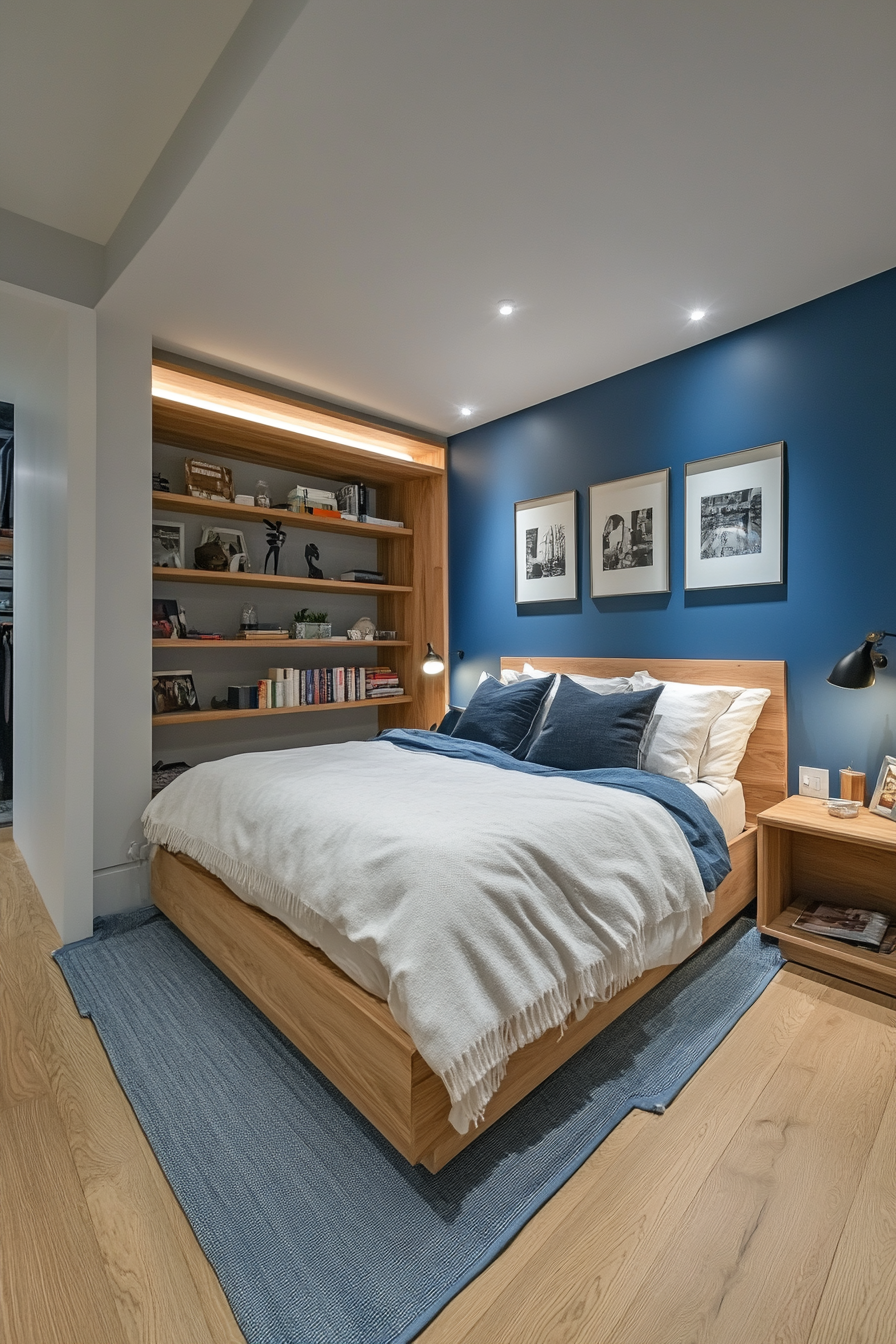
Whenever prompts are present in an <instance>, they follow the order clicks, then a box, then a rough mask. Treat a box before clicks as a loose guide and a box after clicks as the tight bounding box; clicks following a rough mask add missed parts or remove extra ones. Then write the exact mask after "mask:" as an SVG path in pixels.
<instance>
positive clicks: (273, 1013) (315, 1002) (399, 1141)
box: [152, 657, 787, 1172]
mask: <svg viewBox="0 0 896 1344" xmlns="http://www.w3.org/2000/svg"><path fill="white" fill-rule="evenodd" d="M525 661H532V662H534V663H535V664H536V666H538V667H540V668H544V669H546V670H548V671H557V672H568V673H575V672H578V673H584V674H586V675H589V676H603V677H613V676H629V675H631V674H632V673H633V672H636V671H638V670H639V669H641V668H647V669H648V670H649V671H650V672H651V673H652V674H653V675H654V676H656V677H658V678H660V679H662V680H669V681H688V682H697V683H702V684H716V685H729V686H744V687H756V686H766V687H768V688H769V689H770V690H771V697H770V698H769V700H768V701H767V702H766V705H765V707H764V709H763V711H762V715H761V716H760V719H759V722H758V724H757V726H756V729H755V731H754V732H753V735H752V737H751V738H750V743H749V746H748V747H747V752H746V755H745V756H744V759H743V762H742V763H741V767H740V769H739V770H738V778H739V779H740V780H741V783H742V784H743V789H744V798H745V800H746V811H747V828H746V830H744V831H743V832H742V834H741V835H739V836H738V837H737V838H736V839H735V840H733V841H732V842H731V844H730V846H729V849H730V852H731V861H732V865H733V866H732V871H731V873H730V874H729V875H728V877H727V878H726V879H725V881H724V882H723V883H722V884H721V886H720V887H719V889H718V891H717V893H716V901H715V909H714V911H713V913H712V914H711V915H710V916H709V917H708V918H707V919H705V920H704V922H703V938H704V941H705V940H706V939H707V938H709V937H711V936H712V934H714V933H716V932H717V931H718V930H719V929H720V928H722V927H723V925H724V924H726V923H727V922H728V920H730V919H731V918H733V916H734V915H736V914H737V913H738V911H740V910H742V909H743V908H744V906H745V905H748V904H749V902H750V901H751V900H752V899H753V898H754V896H755V894H756V825H755V821H756V813H757V812H761V811H762V810H763V809H765V808H766V807H770V806H771V805H772V804H773V803H777V802H780V801H781V800H782V799H783V798H784V797H786V793H787V703H786V683H785V678H786V673H785V664H784V663H780V662H708V661H686V660H670V659H660V660H657V659H649V658H648V659H645V658H635V659H632V658H612V659H608V658H547V659H546V658H543V657H534V658H533V659H531V660H527V659H523V658H503V659H502V660H501V666H502V668H515V669H517V670H519V669H521V668H522V666H523V663H524V662H525ZM152 890H153V898H154V900H155V902H156V904H157V905H158V907H159V909H160V910H163V911H164V912H165V914H166V915H167V916H168V918H169V919H171V920H172V921H173V922H174V923H175V924H176V925H177V926H178V928H179V929H181V930H182V932H183V933H185V934H186V936H187V937H188V938H189V939H190V940H191V941H192V942H193V943H195V944H196V946H197V947H199V948H200V949H201V950H202V951H203V952H204V953H205V955H206V956H207V957H209V958H210V960H211V961H213V962H214V963H215V965H216V966H217V967H218V968H219V969H220V970H222V971H223V972H224V974H225V975H227V976H228V977H229V979H231V980H232V981H233V982H234V984H236V985H238V986H239V988H240V989H241V990H242V991H243V993H244V994H246V995H247V996H248V997H249V998H250V999H251V1000H252V1002H253V1003H255V1004H256V1005H257V1006H258V1007H259V1008H260V1009H261V1011H262V1012H263V1013H264V1014H265V1015H266V1016H267V1017H268V1018H270V1020H271V1021H272V1022H273V1023H274V1024H275V1025H276V1026H277V1027H279V1029H280V1030H281V1031H282V1032H283V1033H284V1035H285V1036H287V1037H289V1039H290V1040H291V1041H292V1042H293V1043H294V1044H295V1045H296V1046H297V1047H298V1048H299V1050H301V1051H302V1053H303V1054H304V1055H306V1056H307V1058H308V1059H310V1060H311V1062H312V1063H313V1064H315V1065H316V1066H317V1068H319V1069H320V1070H321V1072H322V1073H323V1074H325V1075H326V1077H327V1078H329V1080H330V1081H331V1082H332V1083H333V1084H334V1085H335V1086H336V1087H337V1088H338V1089H339V1091H340V1092H342V1093H343V1095H344V1096H346V1097H347V1098H348V1099H349V1101H351V1102H352V1103H353V1104H354V1105H355V1106H356V1107H357V1108H358V1110H359V1111H361V1112H362V1114H363V1115H365V1116H366V1117H367V1119H368V1120H369V1121H370V1122H371V1124H373V1125H375V1127H376V1128H377V1129H378V1130H379V1131H380V1133H381V1134H383V1135H384V1136H385V1137H386V1138H387V1139H388V1140H389V1142H390V1143H391V1144H392V1145H393V1146H394V1147H395V1148H397V1150H398V1151H399V1152H400V1153H401V1154H402V1156H403V1157H405V1158H407V1160H408V1162H411V1163H422V1164H423V1165H424V1166H425V1167H426V1168H427V1169H428V1170H429V1171H432V1172H436V1171H439V1170H440V1169H441V1168H442V1167H443V1166H444V1165H445V1164H446V1162H450V1161H451V1159H452V1158H453V1157H455V1156H456V1155H457V1154H458V1153H459V1152H461V1151H462V1149H464V1148H466V1147H467V1145H468V1144H469V1143H471V1142H473V1141H474V1140H475V1139H476V1138H477V1137H478V1136H479V1135H480V1134H481V1133H482V1132H483V1130H484V1129H486V1128H487V1127H488V1126H489V1125H491V1124H493V1123H494V1121H495V1120H497V1119H498V1118H499V1117H500V1116H502V1115H504V1114H505V1112H506V1111H508V1110H509V1109H510V1108H511V1107H512V1106H514V1105H515V1104H516V1103H517V1102H518V1101H520V1100H521V1099H522V1098H523V1097H524V1096H526V1095H527V1093H529V1092H531V1091H532V1089H533V1088H535V1087H537V1086H538V1084H539V1083H541V1082H543V1081H544V1080H545V1078H548V1077H549V1076H550V1075H551V1074H552V1073H553V1072H554V1071H555V1070H556V1069H557V1068H559V1067H560V1065H561V1064H563V1063H564V1062H565V1061H566V1060H567V1059H569V1058H570V1057H571V1056H572V1055H574V1054H575V1053H576V1052H577V1051H578V1050H580V1049H581V1048H582V1046H584V1045H585V1044H587V1042H588V1041H590V1040H591V1039H592V1038H593V1037H594V1036H596V1035H597V1033H598V1032H600V1031H602V1030H603V1028H604V1027H606V1026H607V1025H608V1024H609V1023H610V1022H612V1021H613V1019H614V1018H615V1017H618V1016H619V1014H620V1013H621V1012H623V1011H624V1010H625V1009H626V1008H628V1007H630V1006H631V1004H633V1003H635V1002H637V1000H638V999H639V998H641V997H642V995H644V994H645V993H646V992H647V991H648V990H649V989H651V988H652V987H653V986H654V985H656V984H658V983H659V981H661V980H662V979H663V978H664V977H665V976H666V975H668V974H669V972H670V971H671V970H672V969H673V968H672V967H671V966H661V967H658V968H657V969H655V970H652V971H648V972H646V973H645V974H644V975H642V976H641V977H640V978H639V979H638V980H636V981H635V982H634V983H633V984H631V985H629V986H627V988H626V989H624V990H622V991H621V992H620V993H619V994H617V995H615V997H614V998H612V999H611V1000H610V1001H609V1002H607V1003H603V1004H596V1005H595V1006H594V1008H592V1009H591V1012H590V1013H588V1014H587V1016H586V1017H584V1018H583V1019H582V1020H581V1021H579V1022H572V1023H570V1024H569V1025H568V1026H567V1028H566V1030H565V1031H564V1032H563V1034H562V1035H561V1034H560V1032H559V1031H550V1032H547V1033H546V1034H545V1035H544V1036H542V1037H541V1038H540V1039H539V1040H537V1041H533V1042H532V1043H531V1044H530V1045H528V1046H526V1047H525V1048H524V1049H522V1050H518V1051H517V1052H516V1054H514V1055H512V1056H511V1058H510V1061H509V1063H508V1068H507V1075H506V1077H505V1079H504V1081H503V1083H502V1084H501V1087H500V1088H499V1090H498V1091H497V1092H496V1094H495V1095H494V1097H492V1099H491V1101H490V1102H489V1105H488V1108H487V1110H486V1113H485V1119H484V1121H483V1122H482V1123H481V1124H480V1125H479V1127H478V1128H477V1129H475V1130H472V1129H471V1130H470V1131H469V1132H468V1133H467V1134H463V1135H462V1134H458V1133H457V1131H456V1130H455V1129H454V1128H453V1127H452V1126H451V1125H450V1124H449V1122H448V1111H449V1108H450V1103H449V1099H448V1093H447V1092H446V1090H445V1087H444V1085H443V1083H442V1081H441V1079H440V1078H439V1077H438V1075H437V1074H434V1073H433V1072H432V1070H431V1069H430V1067H429V1065H428V1064H427V1063H426V1062H425V1060H424V1059H423V1058H422V1057H421V1056H420V1054H419V1053H418V1052H417V1050H416V1048H415V1046H414V1043H413V1041H412V1040H411V1038H410V1037H409V1036H408V1035H407V1033H406V1032H404V1031H403V1030H402V1029H401V1028H400V1027H399V1026H398V1024H397V1023H396V1021H395V1019H394V1018H393V1017H392V1014H391V1013H390V1011H389V1009H388V1007H387V1006H386V1004H385V1003H384V1002H383V1001H382V1000H381V999H378V998H376V997H374V995H372V994H368V993H367V991H366V990H363V989H361V987H360V986H359V985H356V984H355V983H354V981H353V980H350V979H349V977H348V976H347V975H345V974H344V973H343V972H342V971H340V970H339V969H338V968H337V967H336V966H334V965H333V963H332V962H331V961H330V960H329V959H328V958H327V957H325V956H324V954H323V953H322V952H320V951H318V949H317V948H314V947H312V946H311V945H310V944H309V943H306V942H304V941H303V940H302V939H301V938H298V937H297V936H296V935H295V934H293V933H291V932H290V931H289V930H288V929H287V928H286V927H285V925H283V924H281V923H280V922H279V921H278V920H276V919H272V918H271V917H270V916H269V915H266V914H264V913H263V912H262V911H261V910H257V909H256V908H255V907H254V906H250V905H246V904H245V903H244V902H243V901H241V900H239V899H238V898H237V897H236V896H234V895H233V894H232V893H231V892H230V891H229V890H228V889H227V887H226V886H225V885H224V883H223V882H221V881H219V879H218V878H216V877H213V876H212V875H211V873H209V872H208V871H207V870H206V869H204V868H202V867H201V866H200V865H199V864H198V863H194V862H193V861H192V860H191V859H188V858H185V857H184V856H183V855H175V854H172V853H169V852H168V851H167V850H164V849H159V850H157V852H156V855H155V858H154V859H153V864H152Z"/></svg>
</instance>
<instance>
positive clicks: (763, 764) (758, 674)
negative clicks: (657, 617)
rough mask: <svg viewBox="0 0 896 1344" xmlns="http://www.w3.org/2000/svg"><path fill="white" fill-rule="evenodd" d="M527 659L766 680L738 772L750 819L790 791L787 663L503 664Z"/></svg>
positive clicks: (715, 681)
mask: <svg viewBox="0 0 896 1344" xmlns="http://www.w3.org/2000/svg"><path fill="white" fill-rule="evenodd" d="M524 663H531V664H532V665H533V667H538V668H542V669H543V670H544V671H545V672H566V673H578V674H579V675H580V676H586V677H630V676H632V674H633V673H635V672H640V671H647V672H649V673H650V674H651V676H653V677H656V678H657V680H658V681H690V682H695V683H696V684H698V685H701V686H743V687H754V686H765V687H766V688H767V689H768V690H770V691H771V695H770V696H769V698H768V700H766V702H765V705H764V706H763V709H762V713H761V714H760V716H759V722H758V723H757V725H756V727H755V728H754V730H753V733H752V736H751V737H750V741H749V743H748V744H747V750H746V754H745V755H744V758H743V760H742V761H741V763H740V769H739V770H738V772H737V777H738V779H739V780H740V782H741V784H742V785H743V788H744V801H745V803H746V809H747V822H748V824H752V823H753V822H755V820H756V813H757V812H762V811H764V810H765V808H767V807H771V806H772V805H773V804H774V803H780V802H781V801H782V800H783V799H784V798H786V797H787V664H786V663H777V662H747V661H744V662H726V661H723V660H719V661H711V660H709V659H697V658H545V657H543V656H542V655H541V654H538V655H537V656H532V657H526V658H502V659H501V668H502V670H503V669H504V668H508V669H510V670H512V671H515V672H521V671H522V670H523V664H524Z"/></svg>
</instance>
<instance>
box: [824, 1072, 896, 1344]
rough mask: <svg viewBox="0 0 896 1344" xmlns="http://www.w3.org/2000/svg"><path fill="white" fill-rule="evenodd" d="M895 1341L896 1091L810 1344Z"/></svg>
mask: <svg viewBox="0 0 896 1344" xmlns="http://www.w3.org/2000/svg"><path fill="white" fill-rule="evenodd" d="M894 1339H896V1089H894V1091H893V1092H892V1093H891V1094H890V1100H889V1102H888V1103H887V1109H886V1111H885V1112H884V1116H883V1119H882V1121H881V1124H880V1129H879V1130H878V1131H877V1138H876V1139H875V1141H874V1147H873V1148H872V1149H871V1154H870V1156H869V1159H868V1162H867V1163H866V1164H865V1170H864V1173H863V1175H862V1180H861V1184H860V1185H859V1189H858V1192H857V1194H856V1197H855V1199H854V1200H853V1204H852V1208H851V1209H850V1211H849V1217H848V1218H847V1220H846V1226H845V1227H844V1229H843V1235H842V1236H841V1238H840V1242H839V1244H838V1246H837V1253H836V1255H835V1256H834V1261H833V1264H832V1265H831V1272H830V1274H829V1275H828V1279H827V1282H826V1284H825V1287H824V1292H823V1293H822V1295H821V1302H820V1303H819V1307H818V1312H817V1314H816V1317H815V1320H814V1322H813V1325H812V1332H811V1334H810V1335H809V1344H892V1341H893V1340H894Z"/></svg>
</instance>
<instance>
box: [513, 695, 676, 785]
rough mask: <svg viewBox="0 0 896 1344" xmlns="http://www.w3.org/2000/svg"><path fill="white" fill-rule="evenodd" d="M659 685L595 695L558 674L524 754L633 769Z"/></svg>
mask: <svg viewBox="0 0 896 1344" xmlns="http://www.w3.org/2000/svg"><path fill="white" fill-rule="evenodd" d="M662 690H663V688H662V686H655V687H653V688H652V689H651V690H649V691H629V692H628V693H627V694H625V695H596V694H595V692H594V691H586V690H585V688H584V687H583V686H579V685H577V684H576V682H574V681H570V679H569V677H561V678H560V685H559V686H558V688H557V694H556V695H555V696H554V698H553V700H552V701H551V706H550V709H549V710H548V712H547V717H546V719H545V721H544V727H543V728H542V730H541V732H540V733H539V734H538V736H537V737H536V739H535V741H534V742H533V743H532V745H531V747H530V748H529V753H528V755H527V756H526V760H527V761H535V762H536V763H537V764H538V765H552V766H554V768H555V769H557V770H613V769H617V768H619V767H621V766H622V767H625V766H627V767H629V768H630V769H632V770H637V768H638V753H639V748H640V745H641V737H642V735H643V733H644V729H645V728H646V727H647V724H648V722H649V721H650V716H651V714H652V713H653V707H654V705H655V704H656V702H657V700H658V699H659V697H660V695H661V694H662Z"/></svg>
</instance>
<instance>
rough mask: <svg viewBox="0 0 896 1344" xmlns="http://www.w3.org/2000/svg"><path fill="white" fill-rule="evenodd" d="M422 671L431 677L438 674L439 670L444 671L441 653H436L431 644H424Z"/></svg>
mask: <svg viewBox="0 0 896 1344" xmlns="http://www.w3.org/2000/svg"><path fill="white" fill-rule="evenodd" d="M423 671H424V672H426V673H427V674H428V675H429V676H431V677H435V676H438V674H439V673H440V672H444V671H445V664H444V662H443V661H442V655H441V654H439V653H436V651H435V649H434V648H433V647H432V645H431V644H427V646H426V657H425V658H424V659H423Z"/></svg>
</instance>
